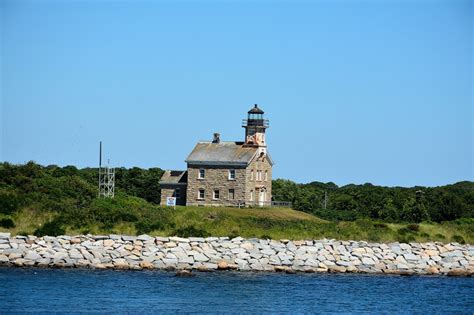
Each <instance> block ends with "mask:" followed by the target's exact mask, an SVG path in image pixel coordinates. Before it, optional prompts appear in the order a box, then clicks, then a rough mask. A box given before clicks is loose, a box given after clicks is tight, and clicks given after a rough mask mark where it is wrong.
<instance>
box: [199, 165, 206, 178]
mask: <svg viewBox="0 0 474 315" xmlns="http://www.w3.org/2000/svg"><path fill="white" fill-rule="evenodd" d="M201 172H202V175H201ZM205 177H206V169H204V168H200V169H199V172H198V179H204V178H205Z"/></svg>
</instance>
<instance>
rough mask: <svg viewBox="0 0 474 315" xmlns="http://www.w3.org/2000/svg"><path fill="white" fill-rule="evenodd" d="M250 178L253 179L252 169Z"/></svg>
mask: <svg viewBox="0 0 474 315" xmlns="http://www.w3.org/2000/svg"><path fill="white" fill-rule="evenodd" d="M250 180H253V170H251V171H250Z"/></svg>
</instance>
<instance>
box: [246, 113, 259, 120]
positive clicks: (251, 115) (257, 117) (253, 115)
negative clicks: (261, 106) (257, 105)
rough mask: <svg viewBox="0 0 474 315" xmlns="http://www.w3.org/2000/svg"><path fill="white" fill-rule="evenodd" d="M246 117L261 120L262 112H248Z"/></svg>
mask: <svg viewBox="0 0 474 315" xmlns="http://www.w3.org/2000/svg"><path fill="white" fill-rule="evenodd" d="M248 119H251V120H262V119H263V114H249V117H248Z"/></svg>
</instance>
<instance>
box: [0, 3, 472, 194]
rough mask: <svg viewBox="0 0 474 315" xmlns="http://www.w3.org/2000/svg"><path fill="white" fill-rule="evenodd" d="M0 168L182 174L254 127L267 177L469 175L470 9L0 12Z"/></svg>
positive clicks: (7, 6) (223, 7) (281, 6)
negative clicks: (200, 156) (264, 123)
mask: <svg viewBox="0 0 474 315" xmlns="http://www.w3.org/2000/svg"><path fill="white" fill-rule="evenodd" d="M0 8H1V14H2V15H1V21H2V22H1V33H0V34H1V74H2V77H1V79H2V81H1V112H0V113H1V120H0V123H1V144H2V146H1V149H0V150H1V151H0V154H1V156H0V159H1V160H3V161H8V162H12V163H24V162H26V161H29V160H34V161H36V162H38V163H41V164H58V165H76V166H79V167H86V166H96V165H97V163H98V143H99V140H102V141H103V142H104V150H105V153H106V156H107V157H108V158H110V160H111V164H113V165H115V166H126V167H132V166H139V167H145V168H148V167H161V168H164V169H184V168H185V164H184V160H185V158H186V156H187V155H188V154H189V152H190V151H191V150H192V148H193V146H194V144H195V143H196V142H197V141H199V140H206V139H208V140H210V139H211V137H212V133H213V132H216V131H218V132H220V133H221V135H222V138H223V139H224V140H243V136H244V131H243V129H242V128H241V119H242V118H245V115H246V112H247V111H248V110H249V109H250V108H251V107H252V105H253V104H254V103H257V104H259V105H260V106H261V107H262V108H263V109H264V110H265V111H266V117H267V118H268V119H270V125H271V127H270V129H269V130H268V135H267V141H268V143H269V151H270V152H271V155H272V157H273V159H274V160H275V161H276V165H275V167H274V177H280V178H287V179H291V180H294V181H297V182H310V181H323V182H328V181H332V182H335V183H336V184H339V185H344V184H348V183H366V182H371V183H374V184H379V185H388V186H413V185H428V186H436V185H443V184H448V183H453V182H456V181H460V180H473V178H474V176H473V175H474V174H473V146H474V143H473V139H474V135H473V121H474V116H473V115H474V113H473V98H474V94H473V93H474V92H473V77H472V75H473V70H474V68H473V29H474V24H473V18H474V9H473V2H472V1H456V0H449V1H428V0H426V1H305V2H298V1H296V2H295V1H288V2H281V1H280V2H270V1H189V2H180V1H169V2H164V1H147V2H145V1H138V2H135V1H129V2H126V1H124V2H115V1H67V2H66V1H55V2H48V1H9V0H6V1H3V2H2V3H1V7H0Z"/></svg>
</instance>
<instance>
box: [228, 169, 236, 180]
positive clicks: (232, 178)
mask: <svg viewBox="0 0 474 315" xmlns="http://www.w3.org/2000/svg"><path fill="white" fill-rule="evenodd" d="M229 179H230V180H235V170H229Z"/></svg>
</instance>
